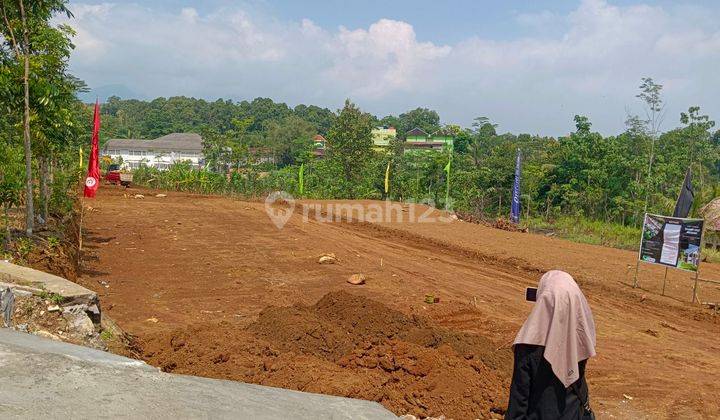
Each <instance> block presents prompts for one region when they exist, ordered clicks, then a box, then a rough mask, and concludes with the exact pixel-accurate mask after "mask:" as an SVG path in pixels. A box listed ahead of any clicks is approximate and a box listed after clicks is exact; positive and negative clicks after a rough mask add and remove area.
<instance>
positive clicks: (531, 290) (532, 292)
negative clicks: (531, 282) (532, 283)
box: [525, 287, 537, 302]
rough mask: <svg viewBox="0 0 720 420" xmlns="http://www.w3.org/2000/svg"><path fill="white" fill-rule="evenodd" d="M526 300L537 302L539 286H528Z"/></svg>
mask: <svg viewBox="0 0 720 420" xmlns="http://www.w3.org/2000/svg"><path fill="white" fill-rule="evenodd" d="M525 300H527V301H529V302H535V301H536V300H537V288H535V287H528V288H527V289H525Z"/></svg>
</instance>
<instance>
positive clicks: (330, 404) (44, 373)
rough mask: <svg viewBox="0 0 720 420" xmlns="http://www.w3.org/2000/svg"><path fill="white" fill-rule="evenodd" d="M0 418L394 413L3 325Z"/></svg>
mask: <svg viewBox="0 0 720 420" xmlns="http://www.w3.org/2000/svg"><path fill="white" fill-rule="evenodd" d="M0 384H1V385H0V418H2V419H8V418H23V419H27V418H50V417H58V418H62V417H66V418H73V419H86V418H87V419H90V418H92V419H97V418H113V419H116V418H134V419H137V418H152V419H185V418H212V419H230V418H232V419H287V418H293V419H394V418H396V417H395V416H394V415H393V414H392V413H390V412H389V411H387V410H386V409H384V408H383V407H382V406H381V405H380V404H377V403H375V402H370V401H362V400H353V399H349V398H341V397H332V396H327V395H318V394H309V393H304V392H297V391H290V390H285V389H280V388H271V387H264V386H259V385H252V384H245V383H242V382H233V381H224V380H216V379H207V378H199V377H194V376H185V375H173V374H168V373H162V372H160V371H158V370H157V369H155V368H153V367H151V366H148V365H147V364H145V363H143V362H140V361H137V360H132V359H128V358H125V357H121V356H117V355H113V354H110V353H106V352H102V351H98V350H93V349H89V348H86V347H80V346H75V345H72V344H67V343H62V342H56V341H52V340H48V339H44V338H41V337H36V336H33V335H29V334H23V333H18V332H15V331H12V330H8V329H0Z"/></svg>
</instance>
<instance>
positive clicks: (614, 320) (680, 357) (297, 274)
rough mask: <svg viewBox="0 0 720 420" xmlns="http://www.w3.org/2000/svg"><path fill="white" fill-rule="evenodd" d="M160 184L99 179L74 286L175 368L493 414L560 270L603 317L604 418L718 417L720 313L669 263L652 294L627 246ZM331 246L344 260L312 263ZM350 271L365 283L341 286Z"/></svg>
mask: <svg viewBox="0 0 720 420" xmlns="http://www.w3.org/2000/svg"><path fill="white" fill-rule="evenodd" d="M137 192H140V193H142V194H144V196H145V198H143V199H134V198H132V194H134V193H137ZM127 194H130V195H127ZM165 194H167V196H166V197H162V198H158V197H155V196H154V193H152V192H150V191H146V190H145V191H138V190H134V191H133V190H128V191H123V190H120V189H112V188H103V189H101V190H100V192H99V194H98V197H97V199H95V200H94V201H92V202H86V206H87V205H89V206H91V207H92V210H90V211H87V212H86V219H85V220H86V224H85V226H86V227H85V231H86V232H87V236H86V238H85V244H86V254H85V260H84V261H85V262H84V267H85V272H84V274H83V276H82V278H81V280H80V282H81V283H82V284H84V285H85V286H87V287H90V288H92V289H93V290H96V291H97V292H99V293H100V296H101V301H102V303H103V309H104V311H105V313H106V314H108V315H109V316H111V317H112V318H113V319H114V320H116V321H117V322H118V323H119V325H120V326H121V327H122V328H124V329H125V330H126V331H128V332H129V333H131V334H133V335H135V336H136V337H138V341H139V343H140V345H141V347H142V352H141V356H142V357H143V358H144V359H146V360H147V361H148V362H149V363H151V364H155V365H158V366H161V367H162V368H163V369H165V370H169V371H175V372H180V373H189V374H197V375H203V376H211V377H221V378H229V379H237V380H243V381H248V382H255V383H262V384H266V385H273V386H281V387H288V388H293V389H300V390H305V391H310V392H322V393H330V394H336V395H345V396H351V397H358V398H366V399H372V400H376V401H379V402H381V403H382V404H383V405H385V406H386V407H388V408H389V409H391V410H393V411H394V412H396V413H398V414H404V413H408V412H409V413H412V414H416V415H435V416H438V415H440V414H445V415H446V416H448V417H452V418H473V417H479V418H489V417H491V416H493V415H495V414H493V413H494V412H500V411H502V409H503V408H504V406H505V404H506V398H507V390H506V389H507V386H508V383H509V377H510V374H511V369H512V366H511V354H510V350H509V348H508V347H507V346H506V345H505V344H507V343H508V342H509V341H510V340H512V338H514V335H515V332H516V331H517V329H518V328H519V326H520V325H521V323H522V321H523V320H524V318H525V317H526V316H527V313H528V312H529V309H530V305H529V304H528V303H527V302H525V301H524V288H525V287H527V286H532V285H535V284H536V283H537V280H538V278H539V276H540V274H541V273H542V272H543V271H544V270H547V269H550V268H561V269H565V270H567V271H569V272H570V273H571V274H573V275H574V276H575V277H576V278H577V279H578V282H579V283H580V284H581V286H582V287H583V290H584V291H585V294H586V296H587V297H588V299H589V301H590V304H591V306H592V308H593V312H594V314H595V319H596V323H597V329H598V348H597V351H598V356H597V357H596V358H595V359H593V360H591V361H590V363H589V364H588V379H589V383H590V387H591V393H592V398H593V405H594V408H595V410H596V411H597V412H598V414H599V417H600V418H611V417H616V418H678V417H682V418H717V417H718V416H720V405H719V402H718V401H717V398H716V396H717V394H718V390H719V389H720V386H718V385H717V378H716V377H715V376H716V375H715V373H716V372H719V371H720V343H719V342H718V336H719V335H718V333H720V323H719V322H718V320H717V317H714V316H713V315H711V314H710V313H709V312H704V311H703V310H701V309H699V308H698V307H696V306H693V305H691V304H689V303H687V301H688V300H689V298H690V297H691V289H690V287H691V285H692V282H691V281H690V279H689V276H688V275H687V274H684V275H681V274H677V273H671V275H670V276H669V277H668V288H667V293H668V295H669V296H667V297H662V296H660V295H659V291H660V284H661V281H662V271H661V270H659V269H654V268H652V267H649V266H642V269H641V277H640V285H641V287H642V288H641V289H632V288H631V287H629V286H628V283H630V282H631V281H632V271H633V270H634V261H635V254H634V253H632V252H627V251H621V250H615V249H608V248H602V247H597V246H590V245H583V244H576V243H571V242H568V241H564V240H560V239H554V238H548V237H545V236H540V235H532V234H523V233H514V232H506V231H501V230H496V229H491V228H487V227H484V226H480V225H473V224H469V223H465V222H460V221H450V222H449V223H448V222H443V221H429V222H426V223H410V222H408V221H407V220H402V221H397V220H395V219H393V220H392V221H384V222H383V221H379V222H377V223H367V222H362V223H361V222H357V220H358V219H360V218H363V219H362V220H367V217H366V216H368V214H367V212H368V211H369V209H371V208H372V205H373V204H374V203H373V202H352V204H354V205H357V206H356V207H355V208H354V210H353V212H354V213H353V214H350V215H349V217H350V218H352V219H354V220H356V222H347V221H340V222H337V221H332V222H328V221H327V219H328V217H323V216H322V215H327V214H328V213H327V211H328V205H331V204H336V203H343V202H323V203H309V202H306V203H305V204H322V205H323V206H325V207H323V209H321V210H319V211H312V212H310V213H308V217H307V218H304V217H303V215H302V214H301V213H302V212H300V211H296V212H295V214H294V215H293V216H292V217H291V218H290V219H289V220H288V221H287V223H286V224H285V226H284V228H283V229H278V228H277V227H276V225H275V224H274V223H273V222H272V221H271V220H270V219H269V218H268V216H267V214H266V211H265V206H264V203H261V202H244V201H237V200H232V199H228V198H220V197H204V196H194V195H188V194H182V193H174V192H167V193H165ZM399 211H401V212H402V211H403V210H399ZM404 211H405V212H407V209H405V210H404ZM317 215H321V216H317ZM429 215H430V216H432V217H435V216H438V215H440V214H436V213H429ZM347 218H348V216H347V215H346V216H345V217H343V218H342V219H344V220H345V219H347ZM304 219H308V220H304ZM318 219H319V220H318ZM323 253H334V254H335V255H336V256H337V258H338V260H339V261H338V262H337V263H336V264H328V265H321V264H318V257H319V256H320V255H321V254H323ZM701 270H702V276H703V277H706V278H714V279H720V269H719V268H718V267H717V266H714V265H712V264H705V265H703V266H702V268H701ZM354 273H363V274H365V275H366V276H367V278H368V280H367V283H366V284H365V285H362V286H353V285H350V284H348V283H346V281H345V280H346V279H347V277H348V276H350V275H351V274H354ZM426 294H434V295H435V296H438V297H439V298H440V302H439V303H437V304H432V305H429V304H425V303H424V302H423V300H424V297H425V295H426ZM700 296H701V299H703V300H713V299H715V300H717V299H718V297H720V290H719V289H718V288H717V287H713V286H709V285H703V286H702V288H701V295H700Z"/></svg>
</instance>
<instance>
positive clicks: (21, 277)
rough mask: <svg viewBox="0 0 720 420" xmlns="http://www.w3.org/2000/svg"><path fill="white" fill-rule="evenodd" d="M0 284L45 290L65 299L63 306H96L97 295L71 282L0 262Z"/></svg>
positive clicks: (31, 289) (32, 289)
mask: <svg viewBox="0 0 720 420" xmlns="http://www.w3.org/2000/svg"><path fill="white" fill-rule="evenodd" d="M0 282H3V283H12V284H16V285H17V287H18V288H19V289H21V290H30V291H36V290H45V291H47V292H49V293H55V294H58V295H60V296H62V297H64V298H65V299H64V301H63V305H88V306H90V305H95V304H97V303H98V298H97V294H96V293H95V292H93V291H92V290H89V289H86V288H84V287H82V286H80V285H79V284H75V283H73V282H71V281H70V280H67V279H64V278H62V277H58V276H55V275H52V274H48V273H45V272H43V271H39V270H34V269H32V268H28V267H22V266H19V265H15V264H12V263H9V262H7V261H4V260H0Z"/></svg>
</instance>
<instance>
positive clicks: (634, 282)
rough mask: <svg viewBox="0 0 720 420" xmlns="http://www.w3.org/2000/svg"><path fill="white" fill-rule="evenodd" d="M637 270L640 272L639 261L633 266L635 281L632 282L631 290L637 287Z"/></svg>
mask: <svg viewBox="0 0 720 420" xmlns="http://www.w3.org/2000/svg"><path fill="white" fill-rule="evenodd" d="M638 270H640V260H639V259H638V260H637V264H635V280H633V289H635V288H637V287H638Z"/></svg>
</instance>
